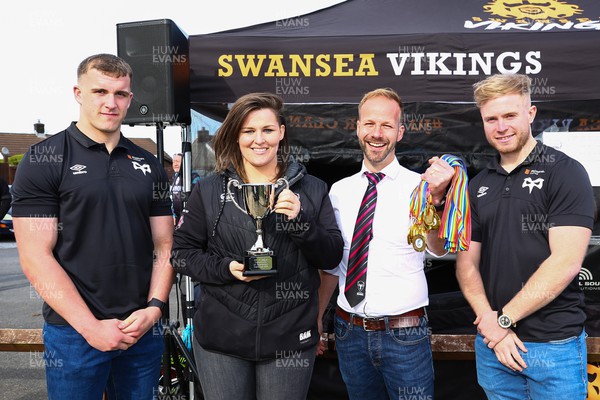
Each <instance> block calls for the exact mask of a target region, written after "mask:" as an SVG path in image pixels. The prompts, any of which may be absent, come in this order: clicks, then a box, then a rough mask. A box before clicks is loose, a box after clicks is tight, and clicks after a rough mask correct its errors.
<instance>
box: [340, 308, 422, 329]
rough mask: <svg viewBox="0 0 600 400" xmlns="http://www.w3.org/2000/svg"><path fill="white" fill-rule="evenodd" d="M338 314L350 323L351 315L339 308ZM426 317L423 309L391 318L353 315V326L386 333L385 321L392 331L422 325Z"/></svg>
mask: <svg viewBox="0 0 600 400" xmlns="http://www.w3.org/2000/svg"><path fill="white" fill-rule="evenodd" d="M336 314H337V315H339V316H340V317H341V318H342V319H343V320H344V321H346V322H350V314H349V313H348V312H346V311H344V310H342V309H341V308H339V307H337V309H336ZM424 315H425V311H424V310H423V308H422V307H421V308H418V309H416V310H412V311H408V312H405V313H404V314H400V315H392V316H389V317H377V318H368V317H365V318H363V317H361V316H358V315H356V314H354V315H352V324H354V325H356V326H360V327H361V328H363V329H364V330H365V331H384V330H385V321H386V319H387V321H388V326H389V327H390V329H398V328H411V327H415V326H419V325H420V324H421V321H420V318H421V317H422V316H424Z"/></svg>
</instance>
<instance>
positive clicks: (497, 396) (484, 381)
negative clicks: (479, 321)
mask: <svg viewBox="0 0 600 400" xmlns="http://www.w3.org/2000/svg"><path fill="white" fill-rule="evenodd" d="M585 337H586V334H585V331H583V332H582V333H581V334H580V335H579V336H573V337H571V338H568V339H564V340H556V341H551V342H543V343H539V342H523V344H524V345H525V347H526V348H527V350H528V351H527V353H524V352H522V351H521V350H519V353H520V354H521V357H523V360H524V361H525V363H526V364H527V368H525V369H524V370H523V372H516V371H512V370H511V369H509V368H507V367H505V366H504V365H502V364H501V363H500V361H498V359H497V358H496V354H495V353H494V351H493V350H492V349H489V348H488V347H487V345H486V344H485V343H483V338H482V337H481V335H477V338H476V339H475V354H476V358H477V379H478V381H479V384H480V385H481V387H482V388H483V390H485V393H486V395H487V397H488V399H490V400H505V399H515V400H517V399H518V400H529V399H535V400H538V399H540V400H542V399H543V400H562V399H564V400H567V399H569V400H571V399H577V400H583V399H585V398H586V392H587V350H586V344H585Z"/></svg>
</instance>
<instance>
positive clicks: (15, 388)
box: [0, 239, 47, 400]
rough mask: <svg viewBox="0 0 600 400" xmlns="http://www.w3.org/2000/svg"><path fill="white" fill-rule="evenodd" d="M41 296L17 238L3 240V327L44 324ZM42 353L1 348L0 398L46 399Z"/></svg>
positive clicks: (0, 294) (0, 311)
mask: <svg viewBox="0 0 600 400" xmlns="http://www.w3.org/2000/svg"><path fill="white" fill-rule="evenodd" d="M41 311H42V300H41V299H40V297H39V296H38V295H37V293H36V292H35V290H33V289H32V287H31V285H30V284H29V281H28V280H27V278H25V275H23V272H22V271H21V266H20V264H19V255H18V253H17V246H16V244H15V242H14V240H9V239H3V240H1V241H0V327H2V328H22V329H25V328H27V329H31V328H41V327H42V325H43V318H42V314H41ZM43 362H44V361H43V359H42V355H41V353H37V352H25V353H18V352H0V398H2V399H6V400H9V399H10V400H17V399H23V400H25V399H27V400H30V399H46V398H47V395H46V376H45V372H44V364H43Z"/></svg>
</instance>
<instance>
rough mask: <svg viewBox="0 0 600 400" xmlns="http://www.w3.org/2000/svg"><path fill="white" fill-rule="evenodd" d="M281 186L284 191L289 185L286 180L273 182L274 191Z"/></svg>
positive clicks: (281, 179)
mask: <svg viewBox="0 0 600 400" xmlns="http://www.w3.org/2000/svg"><path fill="white" fill-rule="evenodd" d="M282 185H285V188H286V189H289V188H290V183H289V182H288V181H287V179H285V178H279V179H277V182H275V189H277V188H279V187H280V186H282Z"/></svg>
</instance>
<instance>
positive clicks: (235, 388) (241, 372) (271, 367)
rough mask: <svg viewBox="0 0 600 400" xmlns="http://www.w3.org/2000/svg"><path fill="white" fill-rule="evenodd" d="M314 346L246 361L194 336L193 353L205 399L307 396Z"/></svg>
mask: <svg viewBox="0 0 600 400" xmlns="http://www.w3.org/2000/svg"><path fill="white" fill-rule="evenodd" d="M315 354H316V348H311V349H309V350H304V351H300V350H299V351H293V350H286V351H282V352H281V354H278V355H277V357H276V358H274V359H272V360H265V361H248V360H244V359H241V358H237V357H233V356H228V355H225V354H220V353H215V352H212V351H207V350H204V349H203V348H202V346H200V344H199V343H198V341H197V340H196V338H195V337H194V357H195V359H196V365H197V366H198V373H199V375H200V383H201V385H202V390H203V391H204V396H205V397H206V399H207V400H231V399H236V400H275V399H285V400H306V395H307V393H308V387H309V385H310V380H311V376H312V370H313V366H314V363H315Z"/></svg>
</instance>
